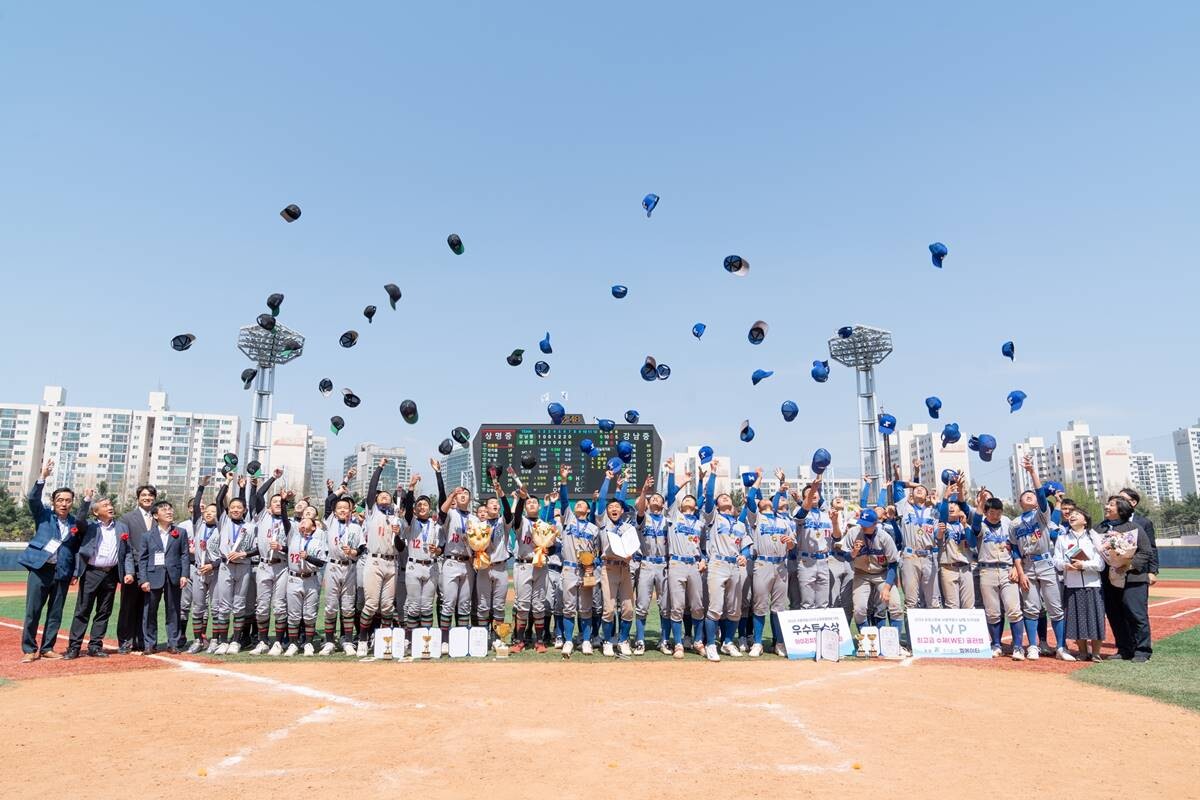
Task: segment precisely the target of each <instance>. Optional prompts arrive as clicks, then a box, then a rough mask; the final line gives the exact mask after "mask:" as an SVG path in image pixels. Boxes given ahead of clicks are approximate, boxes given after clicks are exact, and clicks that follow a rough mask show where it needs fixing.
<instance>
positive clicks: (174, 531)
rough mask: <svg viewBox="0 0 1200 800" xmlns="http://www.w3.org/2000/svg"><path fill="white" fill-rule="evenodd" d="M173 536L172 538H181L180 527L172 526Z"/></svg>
mask: <svg viewBox="0 0 1200 800" xmlns="http://www.w3.org/2000/svg"><path fill="white" fill-rule="evenodd" d="M171 538H172V539H178V538H179V529H178V528H171Z"/></svg>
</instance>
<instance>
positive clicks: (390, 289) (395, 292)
mask: <svg viewBox="0 0 1200 800" xmlns="http://www.w3.org/2000/svg"><path fill="white" fill-rule="evenodd" d="M383 290H384V291H385V292H387V293H388V302H389V303H391V304H392V308H395V307H396V302H397V301H398V300H399V299H400V287H399V286H397V285H396V284H394V283H388V284H384V287H383Z"/></svg>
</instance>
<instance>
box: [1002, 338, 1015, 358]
mask: <svg viewBox="0 0 1200 800" xmlns="http://www.w3.org/2000/svg"><path fill="white" fill-rule="evenodd" d="M1016 352H1017V350H1016V347H1014V346H1013V343H1012V342H1005V343H1004V344H1002V345H1000V354H1001V355H1003V356H1006V357H1007V358H1008V360H1009V361H1015V360H1016V359H1015V358H1014V356H1015V355H1016Z"/></svg>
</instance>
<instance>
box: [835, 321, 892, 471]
mask: <svg viewBox="0 0 1200 800" xmlns="http://www.w3.org/2000/svg"><path fill="white" fill-rule="evenodd" d="M853 327H854V330H853V332H852V333H851V334H850V335H849V336H847V337H845V338H842V337H841V336H834V337H833V338H832V339H830V340H829V357H830V358H832V359H833V360H834V361H836V362H838V363H839V364H842V365H844V366H847V367H853V368H854V375H855V378H856V385H857V388H858V449H859V453H860V455H861V458H862V468H863V469H862V472H863V474H864V475H866V476H867V477H868V478H870V479H871V480H875V479H876V478H878V477H879V432H878V430H877V426H878V424H879V421H878V415H877V410H876V405H875V367H876V366H877V365H878V364H880V363H881V362H882V361H883V360H884V359H885V358H887V357H888V356H889V355H891V352H892V332H891V331H885V330H883V329H881V328H872V327H870V326H868V325H855V326H853Z"/></svg>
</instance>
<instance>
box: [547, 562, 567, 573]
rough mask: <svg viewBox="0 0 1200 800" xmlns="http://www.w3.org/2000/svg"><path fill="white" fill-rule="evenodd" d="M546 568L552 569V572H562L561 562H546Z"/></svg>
mask: <svg viewBox="0 0 1200 800" xmlns="http://www.w3.org/2000/svg"><path fill="white" fill-rule="evenodd" d="M546 568H547V569H549V570H553V571H554V572H562V568H563V565H562V564H547V565H546Z"/></svg>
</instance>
